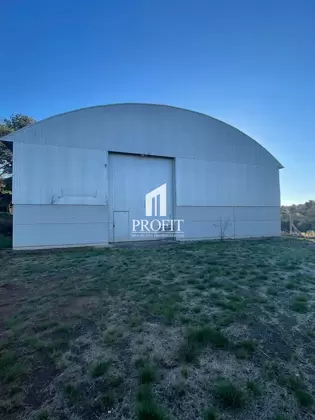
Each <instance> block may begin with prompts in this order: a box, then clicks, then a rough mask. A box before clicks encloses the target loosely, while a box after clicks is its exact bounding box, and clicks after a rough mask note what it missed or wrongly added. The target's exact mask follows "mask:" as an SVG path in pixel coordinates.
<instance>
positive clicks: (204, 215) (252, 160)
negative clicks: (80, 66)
mask: <svg viewBox="0 0 315 420" xmlns="http://www.w3.org/2000/svg"><path fill="white" fill-rule="evenodd" d="M4 140H6V141H12V142H13V143H14V145H13V146H14V147H13V206H14V224H13V247H14V248H16V249H19V248H42V247H62V246H80V245H105V244H108V243H110V242H121V241H130V240H135V239H143V238H141V237H139V238H135V237H134V236H133V235H132V220H134V219H143V218H145V195H146V194H148V193H149V192H150V191H152V190H154V189H155V188H158V187H159V186H161V185H163V184H166V185H167V218H168V219H182V220H184V223H183V229H182V230H183V232H182V233H181V235H175V236H176V237H177V239H206V238H218V237H220V236H222V230H223V227H224V232H223V234H224V237H232V238H243V237H264V236H265V237H267V236H278V235H280V187H279V169H280V168H282V166H281V164H280V163H279V162H278V161H277V160H276V159H275V158H274V157H273V156H272V155H271V154H270V153H269V152H268V151H267V150H266V149H264V148H263V147H262V146H261V145H260V144H258V143H257V142H256V141H254V140H253V139H252V138H250V137H248V136H247V135H246V134H244V133H242V132H241V131H239V130H237V129H236V128H234V127H231V126H230V125H228V124H226V123H223V122H221V121H219V120H216V119H214V118H211V117H209V116H207V115H203V114H200V113H197V112H193V111H189V110H185V109H180V108H175V107H170V106H164V105H149V104H117V105H106V106H96V107H91V108H84V109H79V110H76V111H72V112H68V113H65V114H61V115H57V116H54V117H51V118H48V119H45V120H43V121H40V122H38V123H35V124H33V125H31V126H29V127H26V128H24V129H22V130H19V131H17V132H15V133H12V134H10V135H9V136H7V137H6V138H4ZM157 237H158V235H156V236H154V239H156V238H157Z"/></svg>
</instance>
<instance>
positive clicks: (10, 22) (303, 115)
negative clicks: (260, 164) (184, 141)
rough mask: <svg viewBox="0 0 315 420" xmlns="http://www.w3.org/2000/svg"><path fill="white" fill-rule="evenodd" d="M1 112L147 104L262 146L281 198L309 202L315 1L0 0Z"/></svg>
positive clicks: (314, 192) (313, 171)
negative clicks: (192, 116)
mask: <svg viewBox="0 0 315 420" xmlns="http://www.w3.org/2000/svg"><path fill="white" fill-rule="evenodd" d="M0 4H1V26H0V39H1V41H2V42H1V66H0V89H1V90H0V117H2V118H4V117H8V116H10V115H11V114H12V113H24V114H27V115H30V116H32V117H34V118H36V119H42V118H45V117H48V116H51V115H54V114H57V113H61V112H65V111H69V110H72V109H76V108H81V107H86V106H91V105H98V104H107V103H117V102H153V103H164V104H169V105H175V106H179V107H184V108H189V109H193V110H196V111H200V112H204V113H206V114H209V115H211V116H213V117H216V118H219V119H221V120H223V121H225V122H228V123H230V124H232V125H234V126H235V127H237V128H239V129H240V130H242V131H244V132H245V133H247V134H249V135H250V136H252V137H253V138H254V139H255V140H257V141H258V142H260V143H261V144H262V145H263V146H265V147H266V148H267V149H268V150H269V151H270V152H271V153H273V154H274V155H275V156H276V157H277V158H278V159H279V160H280V162H282V164H283V165H284V166H285V169H283V170H282V171H281V193H282V202H283V204H290V203H293V202H295V203H299V202H304V201H306V200H309V199H315V159H314V158H315V138H314V136H315V135H314V133H315V130H314V121H315V25H314V21H315V2H314V1H313V0H301V1H299V2H297V1H296V0H277V1H275V0H273V1H271V0H256V1H253V0H238V1H235V0H220V1H218V0H216V1H212V0H207V1H202V0H194V1H193V0H189V1H185V0H181V1H177V0H143V1H139V0H110V1H109V0H93V1H91V0H89V1H88V0H84V1H81V0H76V1H73V0H62V1H61V0H45V1H43V0H40V1H39V0H30V1H28V2H23V1H17V0H13V1H9V0H2V1H1V2H0Z"/></svg>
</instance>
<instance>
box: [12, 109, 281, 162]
mask: <svg viewBox="0 0 315 420" xmlns="http://www.w3.org/2000/svg"><path fill="white" fill-rule="evenodd" d="M9 139H12V140H13V141H14V142H15V141H16V142H22V143H34V144H42V145H44V144H49V145H57V146H67V147H75V148H84V149H99V150H104V149H105V150H110V151H116V152H122V153H139V154H150V155H156V156H166V157H181V158H193V159H205V157H206V159H209V160H212V161H221V162H227V161H233V162H244V163H251V164H254V165H255V164H257V165H266V166H274V167H276V168H279V167H280V164H279V162H277V160H276V159H275V158H274V157H273V156H272V155H271V154H270V153H268V152H267V151H266V150H265V149H264V148H263V147H261V146H260V145H259V144H258V143H256V142H255V141H254V140H253V139H251V138H250V137H248V136H247V135H246V134H244V133H242V132H241V131H239V130H237V129H235V128H234V127H231V126H229V125H228V124H225V123H223V122H222V121H218V120H216V119H214V118H211V117H208V116H206V115H202V114H198V113H196V112H191V111H188V110H184V109H179V108H173V107H167V106H156V105H145V104H122V105H112V106H100V107H92V108H86V109H82V110H77V111H74V112H70V113H67V114H62V115H58V116H55V117H52V118H48V119H47V120H44V121H42V122H40V123H37V124H35V125H33V126H31V127H28V128H27V129H25V130H21V131H20V132H19V133H16V134H13V135H12V136H10V137H9Z"/></svg>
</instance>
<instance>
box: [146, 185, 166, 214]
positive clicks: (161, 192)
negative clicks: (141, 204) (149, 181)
mask: <svg viewBox="0 0 315 420" xmlns="http://www.w3.org/2000/svg"><path fill="white" fill-rule="evenodd" d="M158 197H159V198H160V200H159V204H160V205H159V210H160V211H159V216H166V184H163V185H160V186H159V187H157V188H155V190H153V191H150V192H149V193H148V194H146V195H145V215H146V216H158ZM153 203H154V206H153V205H152V204H153Z"/></svg>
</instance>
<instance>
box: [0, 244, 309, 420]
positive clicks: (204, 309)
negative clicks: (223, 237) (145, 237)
mask: <svg viewBox="0 0 315 420" xmlns="http://www.w3.org/2000/svg"><path fill="white" fill-rule="evenodd" d="M0 266H1V272H0V298H1V304H0V305H1V306H0V339H1V349H0V351H1V358H0V395H1V401H0V418H1V419H3V420H8V419H38V420H45V419H46V420H47V419H58V420H63V419H64V420H67V419H69V420H83V419H87V420H93V419H109V420H114V419H117V420H118V419H138V420H175V419H184V420H195V419H196V420H198V419H202V420H214V419H240V420H247V419H259V420H260V419H266V420H268V419H270V420H271V419H272V420H285V419H288V420H292V419H303V420H304V419H314V418H315V408H314V401H313V397H312V394H314V391H315V351H314V350H315V330H314V320H315V312H314V309H315V249H312V247H310V246H309V245H308V244H307V243H306V242H305V241H300V240H289V239H281V240H280V239H279V240H265V241H235V242H202V243H200V242H199V243H186V244H181V245H171V246H164V247H155V248H129V249H118V248H108V249H91V250H83V249H80V250H78V249H77V250H64V251H54V252H52V251H43V252H12V251H2V253H0Z"/></svg>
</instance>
